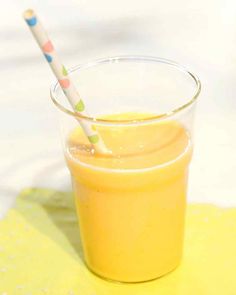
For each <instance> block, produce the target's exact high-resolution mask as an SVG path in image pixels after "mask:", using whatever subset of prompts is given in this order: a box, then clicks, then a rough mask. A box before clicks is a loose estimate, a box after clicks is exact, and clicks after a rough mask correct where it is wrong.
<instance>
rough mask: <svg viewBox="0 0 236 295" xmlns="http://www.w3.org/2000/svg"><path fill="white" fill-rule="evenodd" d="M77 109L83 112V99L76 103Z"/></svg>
mask: <svg viewBox="0 0 236 295" xmlns="http://www.w3.org/2000/svg"><path fill="white" fill-rule="evenodd" d="M75 110H76V111H77V112H83V110H84V102H83V101H82V99H81V100H80V101H79V102H78V103H77V104H76V105H75Z"/></svg>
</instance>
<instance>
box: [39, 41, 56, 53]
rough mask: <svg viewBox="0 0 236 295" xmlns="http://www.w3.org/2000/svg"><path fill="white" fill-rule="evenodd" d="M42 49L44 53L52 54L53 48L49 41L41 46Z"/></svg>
mask: <svg viewBox="0 0 236 295" xmlns="http://www.w3.org/2000/svg"><path fill="white" fill-rule="evenodd" d="M42 49H43V51H44V52H52V51H53V49H54V48H53V45H52V43H51V41H48V42H47V43H45V44H44V45H43V47H42Z"/></svg>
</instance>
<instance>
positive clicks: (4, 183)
mask: <svg viewBox="0 0 236 295" xmlns="http://www.w3.org/2000/svg"><path fill="white" fill-rule="evenodd" d="M28 6H31V7H33V8H35V9H36V10H37V11H38V13H39V14H40V15H41V18H42V19H43V21H44V23H45V24H46V25H47V27H48V28H49V30H50V36H51V37H52V39H53V40H54V43H55V45H56V47H57V48H58V49H59V52H60V55H61V56H62V57H63V60H65V63H66V64H67V65H68V66H72V65H75V64H78V63H81V62H86V61H88V60H90V59H95V58H98V57H106V56H112V55H120V54H142V55H154V56H161V57H165V58H169V59H173V60H176V61H178V62H180V63H182V64H185V65H186V66H188V67H190V68H191V69H192V70H193V71H194V72H196V73H197V74H198V75H199V76H200V78H201V80H202V84H203V91H202V95H201V97H200V100H199V105H198V110H197V116H196V124H195V141H196V148H195V155H194V159H193V162H192V167H191V168H192V169H191V177H190V184H189V200H191V201H199V202H213V203H216V204H220V205H226V206H232V205H236V176H235V175H236V173H235V170H236V94H235V93H236V17H235V15H236V4H235V2H234V0H228V1H227V0H226V1H225V0H224V1H223V0H218V1H215V0H198V1H192V0H178V1H170V0H166V1H160V0H149V1H144V0H143V1H137V0H136V1H134V0H129V1H127V0H119V1H114V0H99V1H97V0H90V1H85V0H83V1H79V0H74V1H73V0H64V1H63V0H60V1H59V0H50V1H46V0H41V1H33V0H31V1H24V0H22V1H18V0H11V1H2V3H1V9H0V44H1V46H0V79H1V88H0V140H1V144H0V163H1V164H0V169H1V170H0V214H3V212H5V211H6V209H7V208H8V207H9V206H10V205H11V204H12V201H13V200H14V198H15V196H16V195H17V193H18V192H19V191H20V190H21V189H22V188H24V187H29V186H43V187H52V188H56V189H60V190H68V189H70V179H69V174H68V171H67V170H66V168H65V164H64V160H63V157H62V153H61V146H60V139H59V131H58V128H57V127H58V124H57V123H58V122H57V117H56V114H55V112H54V106H53V105H52V103H51V102H50V101H49V91H48V88H49V85H50V81H51V80H52V79H53V77H52V74H51V72H50V71H49V69H48V66H47V64H46V62H45V61H44V60H43V58H42V56H41V53H40V51H39V49H38V48H37V46H36V44H35V43H34V41H33V40H32V36H31V35H30V32H29V30H28V28H27V27H26V25H25V24H24V22H23V20H22V17H21V13H22V10H23V9H25V8H28Z"/></svg>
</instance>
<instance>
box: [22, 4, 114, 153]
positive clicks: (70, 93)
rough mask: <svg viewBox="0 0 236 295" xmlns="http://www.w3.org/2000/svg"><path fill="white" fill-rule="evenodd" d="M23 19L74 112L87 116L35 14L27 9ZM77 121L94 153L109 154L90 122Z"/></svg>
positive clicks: (81, 101) (83, 105)
mask: <svg viewBox="0 0 236 295" xmlns="http://www.w3.org/2000/svg"><path fill="white" fill-rule="evenodd" d="M23 17H24V19H25V21H26V23H27V24H28V26H29V28H30V30H31V32H32V34H33V36H34V38H35V40H36V41H37V43H38V45H39V47H40V48H41V50H42V52H43V54H44V56H45V58H46V60H47V62H48V64H49V66H50V67H51V69H52V71H53V73H54V74H55V76H56V78H57V80H58V82H59V84H60V86H61V88H62V90H63V92H64V93H65V95H66V97H67V99H68V101H69V103H70V104H71V106H72V107H73V109H74V111H75V112H76V113H79V114H81V115H84V116H87V112H86V107H85V104H84V102H83V100H82V99H81V98H80V96H79V93H78V91H77V90H76V88H75V86H74V84H73V83H72V80H71V79H70V76H69V75H68V73H67V70H66V68H65V66H64V65H63V64H62V63H61V61H60V59H59V57H58V55H57V52H56V51H55V49H54V46H53V44H52V42H51V41H50V40H49V38H48V35H47V33H46V31H45V30H44V28H43V26H42V24H41V23H40V21H39V19H38V17H37V16H36V14H35V12H34V11H33V10H31V9H28V10H26V11H25V12H24V14H23ZM78 121H79V123H80V125H81V127H82V129H83V131H84V133H85V134H86V136H87V138H88V140H89V141H90V143H91V144H92V145H93V147H94V149H95V151H96V152H99V153H105V154H107V153H110V151H109V150H108V149H107V148H106V146H105V144H104V142H103V140H102V138H101V136H100V135H99V134H98V133H97V132H96V129H95V128H94V125H93V124H92V123H90V122H85V120H82V119H78Z"/></svg>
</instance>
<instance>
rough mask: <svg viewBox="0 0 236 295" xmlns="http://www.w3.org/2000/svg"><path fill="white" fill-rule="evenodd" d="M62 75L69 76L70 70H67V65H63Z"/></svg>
mask: <svg viewBox="0 0 236 295" xmlns="http://www.w3.org/2000/svg"><path fill="white" fill-rule="evenodd" d="M62 75H63V76H67V75H68V72H67V70H66V68H65V66H62Z"/></svg>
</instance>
